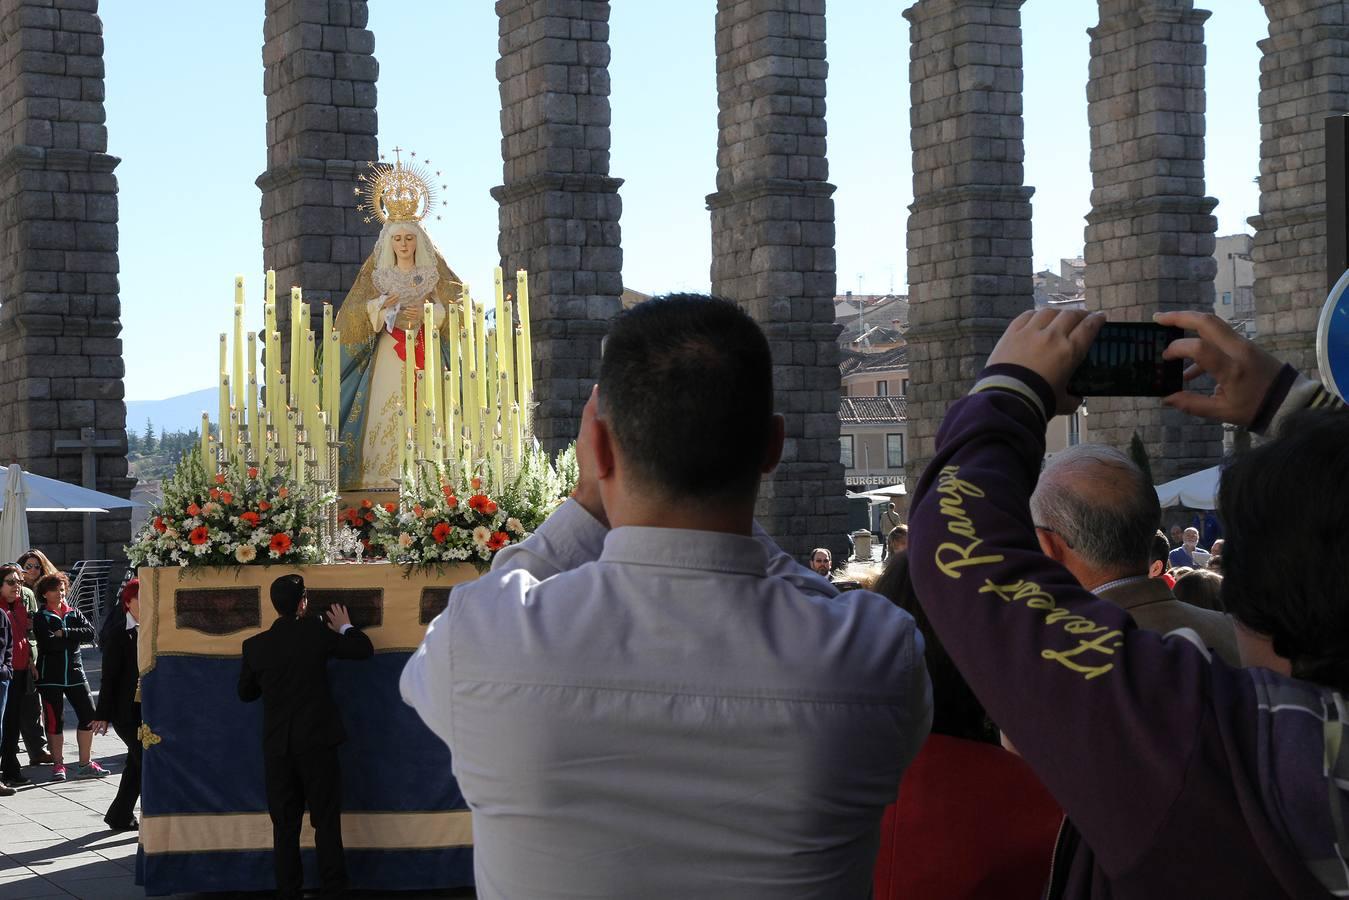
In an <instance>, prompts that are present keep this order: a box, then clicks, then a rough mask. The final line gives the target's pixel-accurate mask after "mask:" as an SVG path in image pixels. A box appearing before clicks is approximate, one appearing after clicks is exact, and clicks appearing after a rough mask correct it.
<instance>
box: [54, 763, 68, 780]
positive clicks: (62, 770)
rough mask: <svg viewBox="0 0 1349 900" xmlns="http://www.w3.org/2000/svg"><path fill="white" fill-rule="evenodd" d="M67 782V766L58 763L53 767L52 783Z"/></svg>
mask: <svg viewBox="0 0 1349 900" xmlns="http://www.w3.org/2000/svg"><path fill="white" fill-rule="evenodd" d="M65 780H66V764H65V763H56V764H54V765H53V766H52V781H65Z"/></svg>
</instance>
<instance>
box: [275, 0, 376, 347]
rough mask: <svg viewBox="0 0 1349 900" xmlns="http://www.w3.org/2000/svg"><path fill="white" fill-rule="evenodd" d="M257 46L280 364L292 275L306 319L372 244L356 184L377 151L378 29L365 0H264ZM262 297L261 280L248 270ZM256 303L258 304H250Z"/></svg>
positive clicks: (345, 284)
mask: <svg viewBox="0 0 1349 900" xmlns="http://www.w3.org/2000/svg"><path fill="white" fill-rule="evenodd" d="M266 10H267V13H266V19H265V22H264V25H263V38H264V43H263V47H262V62H263V90H264V92H265V93H266V95H267V171H266V172H264V173H263V174H262V175H261V176H260V177H259V178H258V180H257V185H258V187H259V188H261V189H262V260H263V268H264V269H275V270H276V289H277V296H278V297H285V298H287V302H284V303H278V304H277V320H278V323H277V324H278V325H279V326H280V328H281V340H282V352H283V355H282V360H283V363H282V365H283V369H284V367H285V366H286V365H287V364H288V362H289V359H290V357H289V347H290V329H289V322H290V303H289V296H290V294H289V289H290V287H291V286H292V285H299V286H301V287H302V288H304V291H305V298H306V299H307V300H308V301H309V303H310V316H311V322H310V323H309V327H311V328H314V329H315V330H318V329H319V328H320V327H321V325H322V310H323V307H322V305H321V304H322V301H324V300H329V301H331V302H332V304H333V306H334V308H336V307H337V306H338V305H340V304H341V303H342V301H343V299H344V298H345V297H346V293H347V291H348V290H350V289H351V285H352V284H353V283H354V282H355V281H356V275H357V273H358V272H360V269H361V264H362V263H364V262H365V259H366V257H367V256H369V255H370V253H371V251H373V250H374V246H375V239H376V237H377V236H378V234H379V223H378V222H373V223H367V222H365V214H363V213H361V212H359V211H358V210H357V209H356V203H357V198H356V197H355V195H354V194H353V189H354V188H355V187H356V186H357V181H356V176H357V175H359V174H360V173H362V172H364V171H365V170H366V163H367V162H369V161H371V160H374V159H377V158H378V156H379V147H378V140H377V137H376V135H377V133H378V127H377V126H378V121H377V118H376V114H375V80H376V78H377V77H378V75H379V63H378V62H376V61H375V55H374V50H375V38H374V35H373V34H372V33H371V32H370V31H369V30H368V29H367V28H366V25H367V23H368V21H369V11H368V8H367V4H366V2H365V0H267V6H266ZM252 284H255V285H256V286H257V291H258V293H254V294H253V295H252V296H253V297H254V298H259V299H260V297H261V293H260V291H261V287H262V286H261V282H260V281H259V280H254V281H253V282H252ZM254 308H256V307H254Z"/></svg>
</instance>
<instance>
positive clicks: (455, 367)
mask: <svg viewBox="0 0 1349 900" xmlns="http://www.w3.org/2000/svg"><path fill="white" fill-rule="evenodd" d="M462 309H463V304H462V303H460V304H457V305H455V306H452V307H450V311H449V316H450V328H449V331H448V332H447V334H449V336H450V352H449V364H448V365H447V366H446V368H445V375H446V376H448V381H447V384H448V385H449V386H448V387H446V388H445V389H444V390H443V391H442V392H441V403H440V406H441V409H442V410H443V411H444V412H443V414H442V415H441V417H440V420H441V424H442V425H445V426H446V427H445V434H446V435H447V436H449V435H452V434H454V430H453V429H452V428H450V427H449V421H450V418H451V417H452V416H453V415H454V410H455V407H457V406H458V405H459V374H460V370H461V369H462V364H461V363H460V362H459V339H460V337H461V336H462V335H463V328H462V327H461V324H460V322H461V319H460V316H461V310H462Z"/></svg>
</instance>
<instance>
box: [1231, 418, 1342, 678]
mask: <svg viewBox="0 0 1349 900" xmlns="http://www.w3.org/2000/svg"><path fill="white" fill-rule="evenodd" d="M1346 473H1349V414H1346V413H1343V412H1337V413H1327V412H1304V413H1299V414H1298V415H1295V416H1292V417H1291V418H1290V419H1289V421H1288V424H1287V425H1286V426H1285V428H1284V430H1283V434H1282V436H1280V437H1279V439H1278V440H1275V441H1271V442H1269V443H1267V444H1264V445H1262V446H1260V447H1257V448H1255V449H1253V450H1250V451H1248V452H1246V453H1243V454H1241V455H1240V456H1238V457H1237V458H1236V459H1235V460H1234V461H1233V462H1232V464H1231V465H1230V466H1228V468H1227V469H1226V470H1224V472H1223V476H1222V484H1221V486H1220V487H1219V490H1218V508H1219V510H1220V511H1221V513H1222V518H1223V523H1224V525H1225V526H1226V532H1227V534H1226V540H1225V543H1224V544H1223V576H1224V577H1223V586H1222V599H1223V605H1224V606H1225V607H1226V608H1227V611H1228V612H1229V613H1231V614H1232V615H1233V616H1234V617H1235V618H1236V619H1237V620H1238V621H1240V622H1241V623H1242V624H1243V625H1245V626H1246V627H1247V628H1249V629H1251V630H1252V631H1256V632H1258V633H1260V634H1263V635H1267V636H1268V637H1269V638H1270V639H1271V641H1272V643H1273V647H1274V652H1275V653H1277V654H1278V655H1279V656H1282V657H1284V658H1285V659H1287V660H1289V661H1290V662H1291V663H1292V668H1293V675H1294V676H1296V677H1298V678H1304V679H1306V680H1308V681H1314V682H1316V683H1318V684H1322V685H1326V686H1329V687H1333V688H1335V689H1337V690H1341V691H1343V690H1349V603H1345V597H1344V567H1343V565H1342V561H1343V560H1344V559H1345V558H1346V557H1349V531H1346V530H1345V527H1344V511H1345V510H1346V509H1349V478H1346V477H1345V476H1346ZM1290 523H1291V526H1292V527H1290Z"/></svg>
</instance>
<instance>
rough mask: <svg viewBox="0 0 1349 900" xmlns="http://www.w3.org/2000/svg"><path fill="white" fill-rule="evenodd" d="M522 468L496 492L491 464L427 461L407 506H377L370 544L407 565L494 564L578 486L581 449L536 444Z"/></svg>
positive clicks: (404, 501) (405, 496) (406, 500)
mask: <svg viewBox="0 0 1349 900" xmlns="http://www.w3.org/2000/svg"><path fill="white" fill-rule="evenodd" d="M521 462H522V464H521V466H520V468H519V470H518V471H517V472H516V473H515V475H514V476H513V477H511V478H507V479H503V482H504V483H502V484H501V485H500V486H499V487H497V488H496V489H495V490H491V489H489V488H488V485H490V484H492V483H493V473H492V472H491V470H490V469H486V470H483V471H482V472H481V474H477V475H470V474H468V473H467V472H466V471H464V470H462V469H460V468H459V467H454V468H449V469H447V468H445V467H443V466H434V465H431V464H425V465H424V466H423V467H422V469H421V471H420V472H419V477H417V478H416V479H414V480H415V486H414V487H413V488H412V490H410V491H405V492H404V493H403V494H402V498H401V506H400V504H395V503H392V502H390V503H385V504H383V505H377V506H375V507H374V513H375V521H374V524H373V527H372V528H371V532H370V540H371V542H372V543H374V544H377V545H380V546H382V547H383V548H384V551H385V553H387V554H388V557H389V559H390V560H391V561H393V562H396V563H402V564H404V565H408V566H414V567H419V566H429V565H439V564H444V563H453V562H469V563H473V564H474V565H476V566H477V567H478V568H479V569H486V568H487V567H488V566H489V565H491V562H492V558H493V557H494V556H495V555H496V554H497V552H498V551H500V550H501V549H502V548H503V547H507V546H510V545H511V544H516V543H519V542H520V541H521V540H523V539H524V538H525V536H526V535H527V534H529V533H530V532H531V531H533V530H534V529H535V528H537V527H538V526H539V525H540V524H541V523H542V522H543V520H544V519H546V518H547V517H548V514H549V513H551V512H552V511H553V510H554V509H556V508H557V507H558V506H559V505H561V503H562V502H563V501H564V500H565V499H566V498H567V497H568V496H570V495H571V492H572V490H573V489H574V488H575V486H576V478H577V468H576V452H575V450H574V448H568V449H567V450H565V451H563V452H562V453H561V454H559V455H558V457H557V459H556V460H551V459H549V457H548V454H547V453H545V452H544V451H543V450H542V449H540V448H538V447H535V448H534V449H533V450H531V451H529V452H527V453H525V454H524V459H523V460H522V461H521Z"/></svg>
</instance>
